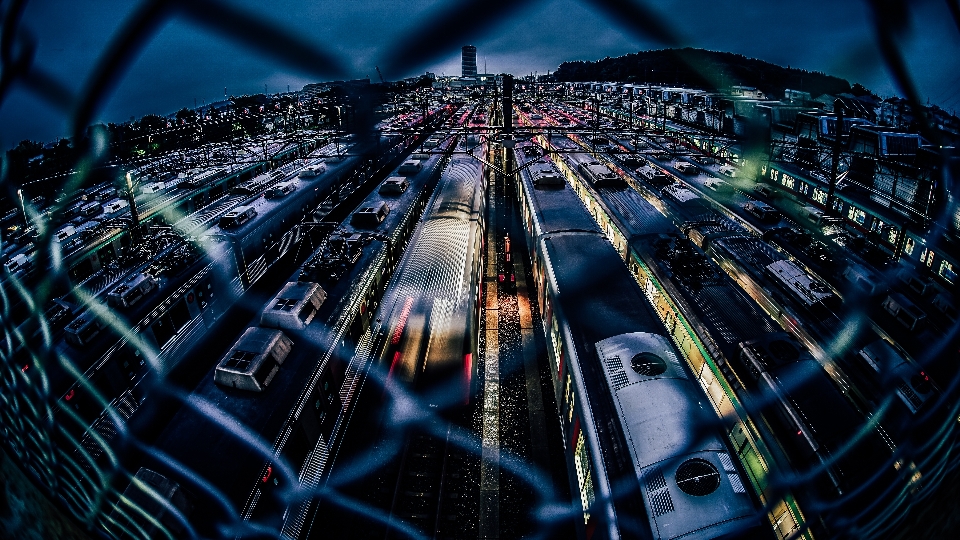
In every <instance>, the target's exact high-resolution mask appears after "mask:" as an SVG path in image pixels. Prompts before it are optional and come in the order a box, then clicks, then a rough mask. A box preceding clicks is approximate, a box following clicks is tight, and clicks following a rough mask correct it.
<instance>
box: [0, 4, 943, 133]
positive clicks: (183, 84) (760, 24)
mask: <svg viewBox="0 0 960 540" xmlns="http://www.w3.org/2000/svg"><path fill="white" fill-rule="evenodd" d="M231 4H232V5H235V6H238V7H240V8H242V9H244V10H246V11H247V12H249V13H251V14H252V15H253V16H255V17H257V18H259V19H261V20H262V21H265V22H267V23H270V24H273V25H274V26H277V27H281V28H285V29H288V30H290V31H291V32H293V33H294V34H295V35H296V36H298V37H299V38H302V39H303V41H305V42H306V43H308V44H310V45H314V46H316V47H318V48H320V49H322V50H324V51H326V52H328V53H330V54H331V55H332V56H334V57H336V58H337V59H339V60H340V61H341V64H342V68H343V70H342V71H343V73H342V75H343V77H345V78H363V77H370V79H371V80H376V78H377V74H376V71H375V68H376V67H377V66H379V67H380V68H381V69H382V70H383V71H384V75H385V76H386V77H387V78H388V79H391V80H396V79H399V78H403V77H407V76H411V75H415V74H418V73H424V72H426V71H431V72H435V73H437V74H441V73H443V74H447V75H455V74H458V73H460V71H461V66H460V60H461V58H460V50H459V48H460V47H461V46H462V45H464V44H466V43H471V44H473V45H475V46H477V48H478V51H479V53H478V59H477V64H478V67H479V66H482V65H485V66H486V69H485V70H484V71H488V72H491V73H502V72H507V73H514V74H518V75H526V74H529V73H534V72H536V73H545V72H547V71H552V70H555V69H556V68H557V66H559V64H560V63H561V62H563V61H573V60H597V59H600V58H603V57H605V56H611V57H613V56H620V55H623V54H628V53H635V52H637V51H639V50H647V49H657V48H663V47H664V46H665V45H664V43H663V41H662V40H656V39H651V38H649V37H648V36H647V35H640V34H639V32H637V31H635V30H631V29H630V28H629V27H627V26H626V24H627V23H625V22H624V21H623V19H622V18H617V17H616V16H611V15H608V14H606V13H603V12H602V11H600V10H598V9H597V8H596V7H595V6H594V5H593V4H591V3H590V2H583V1H574V0H551V1H540V2H520V3H517V5H516V7H510V8H509V9H505V8H504V9H505V13H504V15H503V17H502V18H501V19H497V18H493V19H490V20H487V19H482V20H478V21H477V22H474V21H472V20H471V21H469V22H465V23H464V25H463V28H462V29H461V28H457V29H456V30H457V32H458V34H461V35H458V36H455V37H454V38H450V39H456V41H455V42H450V40H449V39H447V41H442V40H441V42H439V44H438V46H437V47H436V48H434V49H429V50H428V51H427V54H423V55H421V56H420V57H419V61H417V62H408V61H406V59H403V60H404V61H403V62H394V64H395V65H396V64H404V65H402V66H399V67H401V68H402V69H393V68H392V67H391V65H390V64H388V63H387V62H386V61H387V60H389V59H390V58H391V57H390V54H389V53H391V52H393V51H396V50H400V49H402V47H403V46H406V44H407V41H409V39H408V38H409V36H410V35H417V34H418V33H423V31H424V30H423V29H424V25H430V24H431V23H432V22H433V21H436V20H439V19H441V18H442V17H443V16H444V14H445V13H446V12H445V11H443V10H448V9H449V8H448V6H449V4H439V3H437V2H412V3H397V2H390V1H380V2H364V3H348V4H344V5H328V4H326V3H321V4H317V5H314V4H310V5H304V4H301V3H299V2H295V1H293V0H288V1H284V2H281V3H279V4H277V5H275V6H273V7H272V8H270V9H267V8H264V7H262V6H258V5H256V4H255V3H253V2H248V1H237V2H231ZM695 4H696V5H692V4H690V5H688V4H684V5H682V6H681V5H680V4H675V3H672V2H668V3H663V4H658V6H657V9H656V10H655V11H656V13H658V14H659V16H660V17H661V18H662V19H663V21H665V23H666V24H669V25H670V30H672V31H673V34H674V35H675V37H676V39H677V40H679V43H677V45H680V46H692V47H698V48H705V49H709V50H717V51H726V52H732V53H736V54H743V55H744V56H747V57H750V58H758V59H761V60H764V61H768V62H771V63H775V64H779V65H783V66H791V67H798V68H802V69H806V70H810V71H822V72H824V73H828V74H831V75H836V76H839V77H843V78H846V79H848V80H850V82H851V83H861V84H863V85H864V86H866V87H867V88H869V89H871V90H872V91H874V92H876V93H878V94H880V95H882V96H891V95H901V94H902V93H901V92H900V91H899V90H898V88H897V86H896V85H895V84H894V82H893V80H892V78H891V77H890V76H889V74H888V73H887V71H886V68H885V66H884V65H883V62H882V61H881V60H880V58H879V56H878V54H879V53H878V52H877V46H876V40H875V37H874V35H875V34H874V29H873V26H872V22H871V12H870V11H869V9H868V7H867V6H866V5H860V4H851V5H847V4H844V5H840V6H830V5H828V4H826V2H813V3H806V4H804V6H802V7H799V6H780V5H776V6H773V5H767V4H766V3H761V2H748V3H746V4H742V5H741V4H738V6H737V7H736V8H733V7H731V6H730V5H727V4H725V3H707V2H702V3H695ZM598 5H599V4H598ZM828 6H830V11H829V13H830V16H829V17H824V16H823V13H828V11H826V8H827V7H828ZM821 8H822V9H821ZM491 9H496V8H495V7H494V8H491ZM132 10H133V6H132V5H127V4H126V3H118V2H112V1H105V2H102V3H99V4H97V5H94V6H87V5H63V4H62V3H60V2H42V1H41V2H32V3H30V4H28V5H27V7H26V10H25V12H24V16H23V20H22V28H23V29H24V30H25V31H28V32H29V33H30V34H31V35H33V36H34V37H35V39H36V43H37V48H36V54H35V57H34V63H35V65H37V66H40V67H42V68H43V69H44V70H45V71H46V72H47V73H48V74H49V75H51V76H53V77H54V78H55V79H56V80H57V81H58V82H60V83H61V84H62V85H63V87H64V88H65V89H67V90H68V91H70V92H72V93H74V94H76V93H79V92H80V90H81V89H82V88H83V87H84V84H86V81H88V80H89V78H90V76H91V74H92V72H93V68H94V66H95V64H96V60H97V59H98V58H100V57H101V55H102V54H103V52H104V50H106V48H107V44H108V43H109V42H110V40H111V39H113V38H114V37H115V35H116V34H117V31H118V28H120V26H121V25H122V23H123V22H124V21H125V20H127V19H128V18H129V17H130V15H131V13H132ZM438 10H439V11H438ZM691 14H696V15H695V16H694V15H691ZM908 15H909V17H904V20H905V26H904V29H903V31H902V33H901V34H900V36H899V39H898V41H899V44H900V46H901V50H902V51H903V54H904V58H905V61H906V64H907V66H908V70H909V72H910V73H911V75H912V76H913V78H914V79H915V81H916V84H917V87H918V89H919V92H920V95H921V99H924V100H927V99H929V100H930V102H931V104H937V105H940V106H942V107H944V108H945V109H947V110H950V109H951V108H952V107H955V105H956V102H957V101H958V100H960V91H958V90H957V89H956V83H957V81H956V80H955V77H952V76H951V75H950V74H952V73H956V72H957V69H958V68H960V60H958V59H957V58H955V57H953V55H950V54H949V50H950V48H951V47H950V45H952V44H955V43H956V42H957V41H958V40H960V33H958V32H957V28H956V27H955V25H954V23H953V20H952V18H951V17H950V13H949V11H948V10H947V7H946V6H945V5H943V4H941V3H935V2H920V3H914V4H912V5H911V7H910V11H909V12H908ZM488 19H489V18H488ZM397 21H406V22H399V23H398V22H397ZM355 30H360V31H355ZM428 33H429V32H428ZM369 36H375V37H369ZM570 36H576V37H577V39H570ZM428 37H429V36H428ZM440 37H444V36H440ZM448 37H449V36H448ZM944 45H947V46H944ZM317 80H318V77H316V76H315V75H313V74H310V73H305V72H304V71H303V70H302V69H299V68H297V67H290V66H289V63H281V62H278V61H277V58H274V57H269V56H265V55H264V54H263V53H262V52H258V51H255V50H253V49H252V48H251V47H250V46H248V45H245V44H239V43H238V41H237V40H236V39H235V38H234V37H223V36H222V35H220V34H218V33H217V32H215V31H212V30H210V29H209V24H208V23H204V22H203V21H198V20H197V19H196V17H192V18H191V17H190V16H185V17H179V16H178V17H174V18H173V19H171V20H170V21H169V22H167V23H166V24H163V25H161V26H160V28H159V29H157V31H156V33H155V34H153V35H151V36H150V39H148V42H147V44H146V45H145V46H144V48H143V50H142V52H141V54H140V55H139V56H138V57H137V58H135V59H134V60H133V62H132V63H131V65H130V67H129V69H128V70H127V71H126V72H125V73H124V74H123V75H122V76H121V77H120V79H119V80H118V84H117V86H116V87H115V88H114V89H113V91H112V92H111V93H110V94H109V95H108V96H107V99H106V100H104V102H103V104H102V107H101V108H100V109H99V110H98V111H97V114H96V115H95V118H94V121H103V122H122V121H126V120H128V119H129V118H130V117H131V116H132V117H140V116H143V115H145V114H151V113H152V114H169V113H171V112H174V111H176V110H178V109H180V108H182V107H192V106H193V104H194V102H196V104H197V105H201V104H204V103H210V102H213V101H216V100H219V99H223V97H224V94H226V95H227V96H229V95H244V94H254V93H259V92H262V91H263V89H264V88H265V87H266V89H267V91H268V92H271V93H272V92H277V91H284V90H285V89H286V88H287V87H288V86H290V88H299V87H302V86H303V85H304V84H307V83H310V82H316V81H317ZM224 89H226V92H224ZM65 117H66V115H65V114H64V112H63V111H57V110H55V109H53V108H52V107H51V106H50V105H48V104H47V103H44V102H42V101H40V100H38V99H37V98H36V97H35V96H31V95H30V94H29V92H27V91H26V90H25V89H24V88H23V87H22V86H14V88H13V89H12V91H11V92H10V93H9V94H8V95H7V96H6V97H5V101H4V102H3V103H0V125H2V126H4V127H3V129H2V130H0V146H2V147H4V148H10V147H12V146H14V145H15V144H16V143H17V142H19V141H20V140H22V139H32V140H40V141H50V140H53V139H55V138H56V137H59V136H63V135H66V134H68V133H69V129H68V128H67V126H66V124H65V122H64V119H65Z"/></svg>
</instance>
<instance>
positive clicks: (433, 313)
mask: <svg viewBox="0 0 960 540" xmlns="http://www.w3.org/2000/svg"><path fill="white" fill-rule="evenodd" d="M481 171H482V168H481V165H480V163H479V161H477V160H476V159H475V158H473V157H471V156H456V157H454V158H453V159H451V160H450V164H449V165H448V166H447V169H446V170H445V171H444V174H443V178H442V179H441V181H440V184H439V185H438V187H437V193H436V195H435V196H434V199H433V200H432V201H431V203H430V205H429V206H428V208H427V210H426V211H425V212H424V217H423V220H422V224H421V226H420V228H419V229H418V230H417V231H416V233H415V236H414V239H413V240H412V241H411V247H410V249H409V250H408V252H407V253H406V254H405V255H404V259H403V261H402V262H401V265H400V267H399V269H398V270H397V273H396V276H395V278H394V281H393V282H392V283H391V286H390V290H388V292H387V294H386V295H385V299H384V304H383V306H382V307H381V311H380V316H381V317H382V318H383V319H384V321H385V322H384V327H385V328H387V329H391V331H390V332H388V333H389V335H390V339H389V340H388V341H387V343H385V344H384V345H385V347H384V349H383V350H382V351H380V353H379V359H378V360H377V361H378V362H379V363H381V364H383V365H384V366H385V367H386V369H387V374H388V375H387V376H388V379H392V380H399V381H404V382H405V383H406V384H408V385H409V386H410V387H411V388H418V389H431V388H433V387H434V386H435V385H438V384H452V387H453V388H454V390H452V392H454V393H460V394H461V395H462V396H463V399H467V400H468V399H469V396H470V395H472V393H473V392H474V391H475V380H476V366H475V364H474V361H473V359H474V358H475V357H476V349H477V332H478V326H477V320H478V317H479V309H480V306H479V298H478V291H479V287H480V285H479V283H480V268H481V264H480V263H481V260H482V250H481V245H482V243H483V230H484V229H483V225H484V222H483V208H484V197H483V194H484V183H483V181H482V172H481ZM423 276H434V278H433V279H430V280H427V281H426V282H424V279H423ZM451 380H452V381H453V382H450V381H451ZM434 399H438V398H436V397H435V398H434Z"/></svg>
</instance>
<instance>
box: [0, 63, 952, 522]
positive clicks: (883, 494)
mask: <svg viewBox="0 0 960 540" xmlns="http://www.w3.org/2000/svg"><path fill="white" fill-rule="evenodd" d="M511 84H512V83H509V82H508V83H505V87H504V89H503V90H502V93H500V94H497V95H496V96H495V97H496V99H492V100H491V99H489V97H487V96H486V95H483V96H477V95H473V96H458V98H457V99H456V100H451V101H449V102H444V101H442V100H439V99H437V100H436V101H434V102H433V103H432V104H431V105H429V106H426V107H424V108H423V109H422V110H421V111H420V112H419V113H408V114H405V115H398V116H393V117H385V118H383V119H381V120H380V122H379V123H378V124H377V125H376V126H375V131H374V133H373V134H372V136H371V134H369V133H360V134H346V133H343V132H342V131H340V130H336V129H329V130H316V131H311V132H301V133H298V134H297V135H296V136H292V137H286V138H284V137H279V136H274V137H261V138H259V139H255V140H249V141H246V142H245V143H244V144H243V145H240V147H237V146H236V145H233V146H228V145H210V146H209V147H206V148H203V149H202V150H193V151H184V152H182V153H180V154H176V155H169V156H165V157H162V158H157V159H155V160H153V161H150V162H149V163H146V164H144V163H140V164H138V165H137V166H136V167H131V168H128V170H126V171H124V172H123V173H122V174H115V178H113V179H112V180H109V181H108V180H104V181H100V182H97V183H94V184H92V185H89V186H84V187H82V188H80V189H77V190H74V192H73V193H65V194H51V195H49V197H50V199H51V201H49V203H50V204H47V201H45V200H39V199H38V200H34V201H32V204H31V205H30V206H29V207H27V206H24V209H23V213H24V217H25V218H27V219H26V222H27V225H25V226H24V227H20V228H17V229H16V231H17V232H16V234H15V235H13V236H4V243H3V246H2V247H3V250H2V262H3V264H4V270H3V281H4V285H3V286H4V291H15V290H16V289H17V287H28V288H29V287H34V286H39V285H38V284H41V283H43V284H44V285H43V286H44V287H45V288H46V289H45V290H47V291H48V296H49V298H48V299H46V301H45V302H44V303H43V306H42V309H40V311H42V313H43V314H44V316H43V317H41V318H40V320H39V321H37V320H34V319H33V318H31V317H30V314H31V313H33V312H34V311H35V307H34V306H33V305H32V304H31V301H30V299H29V298H28V297H27V296H25V295H17V294H8V295H6V296H5V309H6V311H5V316H4V317H5V320H4V324H5V325H7V326H10V327H11V328H15V329H17V331H18V332H20V333H21V334H22V335H27V336H34V337H35V338H36V339H38V340H41V339H42V340H43V341H44V342H45V343H46V347H47V350H48V352H49V351H53V352H54V353H55V354H54V355H53V358H56V359H58V360H57V365H48V366H47V367H46V368H45V371H44V373H45V375H44V379H43V384H44V385H45V386H44V387H45V388H48V391H49V393H50V395H51V396H53V399H52V400H51V403H52V405H51V406H50V407H49V410H48V411H46V412H43V411H32V412H30V413H29V414H28V416H29V415H33V416H30V418H33V417H34V416H35V417H36V418H35V419H34V420H35V421H38V422H39V421H43V422H53V423H55V424H56V425H57V426H58V428H57V430H56V431H55V435H54V437H53V438H52V440H50V441H40V440H38V439H36V438H30V437H29V436H27V434H26V432H27V431H29V427H28V424H29V422H26V421H22V420H19V419H18V420H16V421H11V422H8V423H10V425H18V426H21V427H20V428H19V429H22V430H23V431H24V433H23V434H22V435H23V437H22V440H23V441H25V442H24V443H23V444H24V447H23V448H22V449H21V454H22V455H23V456H31V455H42V456H47V457H46V458H43V459H39V458H36V459H37V463H36V464H35V465H37V466H39V467H47V468H49V469H51V473H50V474H51V477H53V476H56V477H57V478H74V479H77V480H75V481H74V482H72V483H71V482H64V481H62V480H58V482H59V483H58V485H59V486H60V488H58V489H61V490H62V494H61V495H60V497H61V499H62V501H61V502H62V504H64V505H66V506H68V507H71V508H87V507H90V506H91V505H96V506H97V508H98V510H97V511H98V515H99V516H100V517H98V518H97V526H98V528H99V529H100V530H101V531H102V532H103V534H106V535H109V536H111V537H115V538H127V537H136V538H154V537H166V536H165V535H167V536H170V537H180V536H188V535H192V534H195V535H198V536H202V537H231V538H234V537H242V538H253V537H259V536H260V535H268V536H269V535H272V536H278V535H283V537H285V538H296V539H306V538H329V537H351V538H399V537H428V538H429V537H432V538H517V537H528V536H536V535H540V537H544V538H546V537H569V536H571V535H573V536H577V537H580V538H610V539H613V538H675V537H681V536H682V537H684V538H712V537H716V536H724V537H742V538H777V539H786V538H831V537H877V536H883V535H884V534H888V533H889V532H890V531H893V530H896V527H897V526H898V525H899V524H900V523H901V522H902V520H903V519H904V517H905V516H906V515H907V514H908V513H909V511H910V509H911V507H912V505H913V504H914V503H915V501H917V500H920V498H921V497H923V496H925V494H926V493H927V491H928V490H929V489H932V487H931V486H935V485H936V484H937V481H931V479H936V480H939V479H940V478H941V477H942V475H943V474H944V471H945V470H946V469H947V468H948V464H947V462H948V461H949V459H950V457H951V452H950V450H951V449H952V448H953V446H954V444H955V440H956V433H955V431H956V429H955V427H954V426H955V424H956V422H955V421H953V419H954V418H956V417H957V399H956V398H957V390H956V386H957V381H958V380H960V373H958V372H957V368H956V365H955V361H954V360H955V357H950V355H949V354H947V353H946V352H944V351H955V350H957V348H958V337H957V335H958V332H957V324H958V323H957V320H956V317H955V315H954V318H953V319H951V318H950V317H949V316H948V314H949V313H951V311H950V309H952V308H951V306H953V305H955V304H954V303H953V302H954V300H953V298H954V297H953V294H952V292H951V291H952V289H951V288H950V287H948V286H946V285H945V284H943V283H937V284H934V283H933V282H932V281H931V280H929V279H920V278H918V277H917V276H916V274H915V272H912V270H911V269H910V268H907V267H904V266H902V265H898V264H896V263H894V262H891V261H888V260H881V261H878V260H877V259H876V257H875V254H873V253H871V252H869V251H867V250H857V249H853V248H851V247H850V246H851V245H852V243H851V240H849V238H847V237H843V236H842V235H838V234H837V231H838V230H840V227H839V225H838V223H837V221H836V220H835V219H830V218H829V216H828V215H826V214H824V213H823V212H820V211H818V210H817V209H816V208H813V207H809V206H806V205H803V204H800V203H798V202H797V200H796V199H795V198H791V197H790V195H789V194H787V193H784V191H783V190H782V189H780V188H779V187H777V186H771V185H770V184H768V183H763V182H758V181H757V179H756V178H747V177H746V176H747V175H748V174H749V171H750V170H751V169H749V168H748V167H745V166H744V164H743V163H742V162H738V161H736V160H733V159H730V157H729V156H730V155H731V154H730V153H729V152H711V151H707V150H704V149H703V148H700V147H698V146H696V145H692V144H690V141H692V140H701V139H703V140H706V139H707V138H710V137H714V135H713V134H709V133H698V132H696V130H695V129H694V128H691V127H689V126H686V127H677V126H674V129H673V130H671V129H667V125H666V120H664V121H663V123H662V124H660V126H659V127H657V126H656V124H655V123H653V126H652V127H651V124H650V122H649V119H646V120H647V124H646V127H641V126H644V120H645V119H644V118H642V117H640V116H636V117H635V116H634V114H633V113H631V112H628V113H627V114H628V115H629V118H626V119H625V118H624V117H623V116H622V115H612V114H609V113H607V112H604V113H601V111H599V110H597V109H596V108H595V107H594V108H592V109H588V108H587V105H588V103H584V102H583V101H579V102H577V101H575V100H559V99H556V100H551V99H545V98H543V97H542V96H539V95H538V94H536V93H532V90H531V93H527V89H525V88H523V87H521V86H519V85H518V86H517V87H516V89H514V88H513V87H512V86H511ZM635 125H636V126H637V127H636V128H635V127H634V126H635ZM681 129H682V130H685V131H683V133H680V131H681ZM724 144H725V145H730V146H735V145H736V144H737V143H736V141H725V142H724ZM48 207H49V209H50V211H49V212H47V208H48ZM5 219H6V218H5ZM45 238H50V239H51V242H49V245H50V246H51V247H50V249H49V250H48V249H43V248H40V247H38V246H41V245H43V244H42V242H41V240H43V239H45ZM51 269H62V270H63V271H62V272H61V274H63V275H65V276H66V279H60V280H57V281H54V282H52V283H47V282H46V281H45V279H46V276H47V274H48V273H50V270H51ZM936 310H940V312H942V313H944V314H946V315H944V316H943V317H937V316H928V315H927V314H934V313H938V311H936ZM952 313H954V314H955V310H954V311H953V312H952ZM10 357H11V358H12V360H11V361H14V362H16V363H17V364H18V365H20V364H22V365H23V368H22V369H20V370H18V371H19V374H20V376H22V377H23V378H24V380H29V378H30V377H34V376H40V375H39V374H37V375H34V373H36V372H38V370H31V369H30V367H31V365H32V362H34V358H35V357H34V356H32V355H31V354H30V353H29V351H27V350H26V349H20V350H16V351H13V353H12V354H11V355H10ZM10 410H13V409H10ZM31 445H33V446H31ZM25 459H34V458H25ZM44 459H46V461H44ZM41 462H42V463H41ZM49 463H55V465H52V466H50V465H49ZM54 469H55V471H56V472H54ZM98 471H110V472H109V474H99V473H98ZM543 508H550V509H551V512H552V513H549V512H544V511H543Z"/></svg>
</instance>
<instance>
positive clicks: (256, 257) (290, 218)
mask: <svg viewBox="0 0 960 540" xmlns="http://www.w3.org/2000/svg"><path fill="white" fill-rule="evenodd" d="M361 162H362V160H361V158H360V156H358V155H351V156H348V157H347V158H346V159H344V160H342V161H341V162H339V163H336V164H328V167H327V172H326V173H325V174H324V175H323V176H322V177H320V178H318V179H317V180H315V181H313V182H311V183H310V185H309V187H306V186H305V187H304V189H298V190H294V191H292V192H290V193H288V194H287V195H286V196H284V197H278V198H261V197H259V194H260V193H263V192H264V191H267V190H269V189H272V188H273V187H274V186H275V185H278V184H280V183H281V182H280V181H281V180H283V179H285V178H286V177H287V176H292V175H264V177H263V178H262V179H260V178H258V179H253V180H251V181H249V182H248V183H246V184H245V187H243V189H244V190H245V191H244V194H246V195H249V196H251V197H252V200H250V199H248V200H247V201H246V203H245V204H244V205H242V206H238V207H236V208H234V209H232V210H230V211H229V212H227V213H226V214H225V215H224V216H223V217H221V218H220V221H219V224H218V226H217V227H213V228H211V229H210V230H208V231H207V232H206V233H205V234H204V236H203V240H204V243H205V245H206V246H207V247H208V249H211V250H223V251H229V252H231V253H232V255H233V257H234V260H235V264H236V266H237V268H238V269H239V276H238V278H239V280H240V287H241V288H242V289H246V288H248V287H250V285H251V284H253V283H255V282H256V281H257V280H258V279H260V277H261V276H262V275H263V274H264V273H265V272H266V271H267V269H269V268H270V266H271V265H272V264H273V263H274V262H276V261H277V260H278V259H280V258H281V257H283V256H284V255H285V254H286V253H287V252H289V251H290V250H291V248H293V247H294V246H296V245H297V244H298V243H299V242H300V240H301V235H302V231H301V227H300V226H299V224H300V223H301V222H302V221H304V220H306V219H308V216H309V215H310V212H311V211H312V210H313V209H314V208H316V207H317V206H319V205H320V203H321V202H322V201H323V200H325V199H328V198H329V197H331V195H333V194H334V193H338V192H339V190H341V188H342V187H343V186H344V185H346V184H351V183H352V182H353V181H354V174H355V172H354V171H355V168H356V166H358V165H359V164H360V163H361ZM252 183H257V185H256V186H254V185H252ZM351 185H352V184H351Z"/></svg>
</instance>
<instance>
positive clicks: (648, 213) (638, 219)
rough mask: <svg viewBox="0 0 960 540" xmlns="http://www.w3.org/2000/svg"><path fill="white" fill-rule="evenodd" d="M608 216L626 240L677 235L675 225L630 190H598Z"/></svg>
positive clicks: (641, 196)
mask: <svg viewBox="0 0 960 540" xmlns="http://www.w3.org/2000/svg"><path fill="white" fill-rule="evenodd" d="M598 192H599V195H600V198H601V199H602V201H603V202H604V205H605V206H606V207H607V208H608V209H609V210H610V211H611V212H610V215H611V217H613V218H614V219H616V220H617V221H618V222H619V223H620V224H621V225H622V229H621V230H623V232H624V233H625V234H626V235H627V239H628V240H630V241H633V240H634V239H636V238H639V237H647V236H650V235H660V234H679V230H678V229H677V227H676V225H674V224H673V222H672V221H671V220H670V219H669V218H668V217H666V216H664V215H663V214H661V213H660V211H659V210H657V209H656V208H655V207H654V206H653V205H652V204H650V203H649V202H647V200H646V199H644V198H643V195H640V194H639V193H637V192H636V191H634V190H632V189H618V190H617V189H600V190H598Z"/></svg>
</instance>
